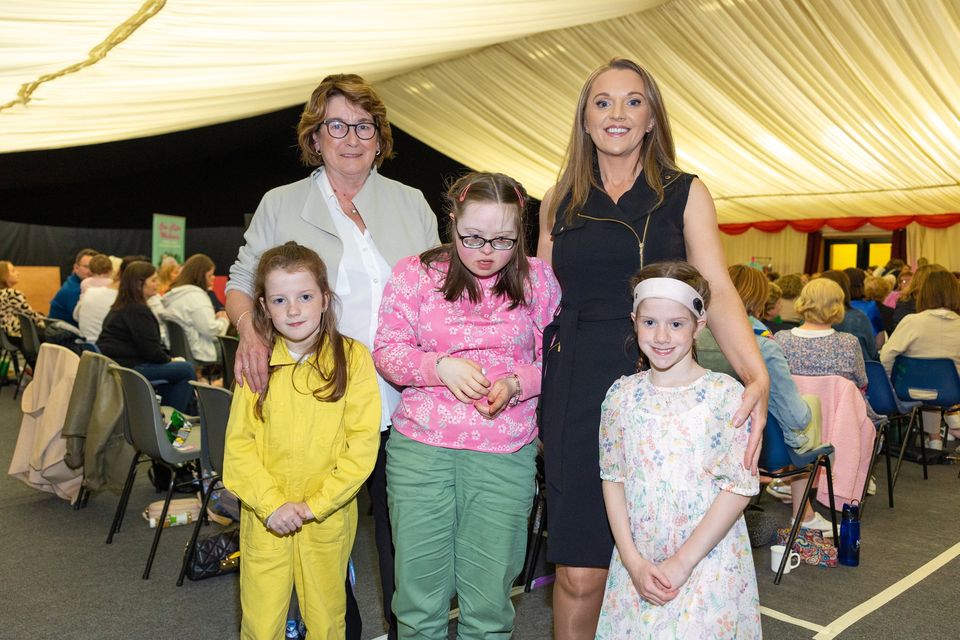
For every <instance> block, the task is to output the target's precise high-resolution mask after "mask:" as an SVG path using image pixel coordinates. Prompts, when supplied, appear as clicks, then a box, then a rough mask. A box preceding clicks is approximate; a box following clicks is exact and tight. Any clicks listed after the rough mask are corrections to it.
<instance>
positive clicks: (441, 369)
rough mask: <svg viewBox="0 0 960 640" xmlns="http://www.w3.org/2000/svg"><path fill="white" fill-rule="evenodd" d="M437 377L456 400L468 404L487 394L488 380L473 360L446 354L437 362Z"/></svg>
mask: <svg viewBox="0 0 960 640" xmlns="http://www.w3.org/2000/svg"><path fill="white" fill-rule="evenodd" d="M437 377H438V378H440V382H442V383H443V384H444V386H446V387H447V389H449V390H450V393H452V394H453V395H454V396H456V398H457V400H459V401H460V402H463V403H464V404H470V403H472V402H473V401H475V400H479V399H480V398H483V397H485V396H486V395H487V393H488V392H489V388H490V381H489V380H487V377H486V376H485V375H484V374H483V368H482V367H481V366H480V365H479V364H478V363H476V362H475V361H473V360H469V359H467V358H454V357H451V356H447V357H445V358H441V360H440V362H438V363H437Z"/></svg>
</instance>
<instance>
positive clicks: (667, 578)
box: [597, 262, 761, 640]
mask: <svg viewBox="0 0 960 640" xmlns="http://www.w3.org/2000/svg"><path fill="white" fill-rule="evenodd" d="M633 285H634V287H635V288H634V302H633V305H634V306H633V308H634V312H633V314H631V318H632V320H633V322H634V328H635V330H636V332H637V341H638V342H639V345H640V351H641V354H642V355H641V358H640V365H641V369H644V370H643V371H641V372H640V373H637V374H635V375H632V376H625V377H622V378H620V379H619V380H618V381H617V382H615V383H614V384H613V386H612V387H610V390H609V391H608V392H607V397H606V399H605V400H604V403H603V409H602V415H601V423H600V475H601V478H602V479H603V496H604V500H605V502H606V509H607V517H608V519H609V521H610V528H611V530H612V531H613V536H614V540H615V542H616V549H615V550H614V553H613V559H612V560H611V563H610V574H609V578H608V580H607V587H606V593H605V594H604V599H603V608H602V610H601V612H600V623H599V626H598V629H597V638H606V639H610V640H620V639H622V638H657V639H660V638H697V639H700V638H737V639H741V640H742V639H744V638H759V637H760V636H761V631H760V601H759V598H758V596H757V581H756V575H755V572H754V567H753V559H752V556H751V552H750V541H749V539H748V537H747V528H746V525H745V524H744V520H743V515H742V513H743V510H744V508H745V507H746V506H747V503H748V501H749V496H752V495H756V493H757V491H758V489H759V486H758V482H757V478H756V477H754V476H752V475H751V473H750V471H749V470H748V469H744V467H743V465H742V460H743V455H744V450H745V449H746V446H747V440H748V438H749V435H750V433H749V432H750V430H749V428H746V429H737V428H734V426H733V424H732V421H731V418H732V417H733V414H734V412H735V411H736V409H737V407H738V406H739V405H740V401H741V396H742V394H743V387H742V386H741V385H740V384H739V383H738V382H736V381H735V380H734V379H733V378H731V377H729V376H727V375H725V374H722V373H715V372H712V371H707V370H706V369H704V368H703V367H701V366H700V365H699V364H697V361H696V359H695V349H694V339H695V337H696V335H697V333H698V332H699V331H700V329H702V328H703V327H704V325H705V324H706V309H707V305H708V304H709V301H710V291H709V288H708V285H707V282H706V280H705V279H704V278H703V277H702V276H700V274H699V273H698V272H697V270H696V269H694V268H693V267H692V266H690V265H689V264H687V263H683V262H668V263H659V264H653V265H649V266H648V267H646V268H644V269H642V270H641V271H640V273H638V274H637V276H635V277H634V279H633Z"/></svg>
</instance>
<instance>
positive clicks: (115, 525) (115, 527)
mask: <svg viewBox="0 0 960 640" xmlns="http://www.w3.org/2000/svg"><path fill="white" fill-rule="evenodd" d="M138 464H140V452H139V451H136V452H134V454H133V459H132V460H131V461H130V470H129V471H127V481H126V482H124V483H123V491H121V492H120V501H119V502H118V503H117V510H116V512H115V513H114V514H113V522H112V523H111V524H110V533H109V534H108V535H107V544H110V543H111V542H113V534H115V533H117V532H119V531H120V524H121V523H122V522H123V514H124V512H126V510H127V499H128V498H129V497H130V491H131V490H132V489H133V480H134V478H135V477H136V475H137V465H138Z"/></svg>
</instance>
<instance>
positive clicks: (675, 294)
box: [633, 278, 707, 320]
mask: <svg viewBox="0 0 960 640" xmlns="http://www.w3.org/2000/svg"><path fill="white" fill-rule="evenodd" d="M647 298H666V299H667V300H673V301H674V302H679V303H680V304H682V305H683V306H685V307H686V308H687V309H690V311H692V312H693V317H694V318H697V319H698V320H702V319H703V317H704V316H705V315H706V313H707V308H706V306H704V304H703V298H701V297H700V294H699V293H697V290H696V289H694V288H693V287H691V286H690V285H688V284H687V283H686V282H682V281H680V280H674V279H673V278H649V279H647V280H643V281H641V282H640V283H639V284H638V285H637V286H636V287H635V288H634V290H633V311H634V313H636V311H637V307H639V306H640V303H641V302H643V301H644V300H646V299H647Z"/></svg>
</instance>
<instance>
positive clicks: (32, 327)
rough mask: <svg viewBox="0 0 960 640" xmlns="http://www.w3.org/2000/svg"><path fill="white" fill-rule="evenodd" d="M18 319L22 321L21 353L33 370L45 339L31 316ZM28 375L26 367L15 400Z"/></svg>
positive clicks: (15, 393) (18, 380) (18, 315)
mask: <svg viewBox="0 0 960 640" xmlns="http://www.w3.org/2000/svg"><path fill="white" fill-rule="evenodd" d="M17 318H18V319H19V320H20V340H21V347H20V353H22V354H23V358H24V360H26V361H27V364H28V365H30V368H31V369H33V368H34V367H36V366H37V357H39V355H40V344H41V343H42V342H43V339H42V338H41V337H40V328H39V327H37V323H36V322H34V321H33V318H31V317H30V316H26V315H23V314H22V313H18V314H17ZM26 373H27V368H26V367H24V368H23V369H22V370H21V371H20V377H19V378H18V379H17V389H16V391H14V392H13V399H14V400H16V399H17V396H18V395H20V389H21V388H22V387H23V378H24V375H25V374H26Z"/></svg>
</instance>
